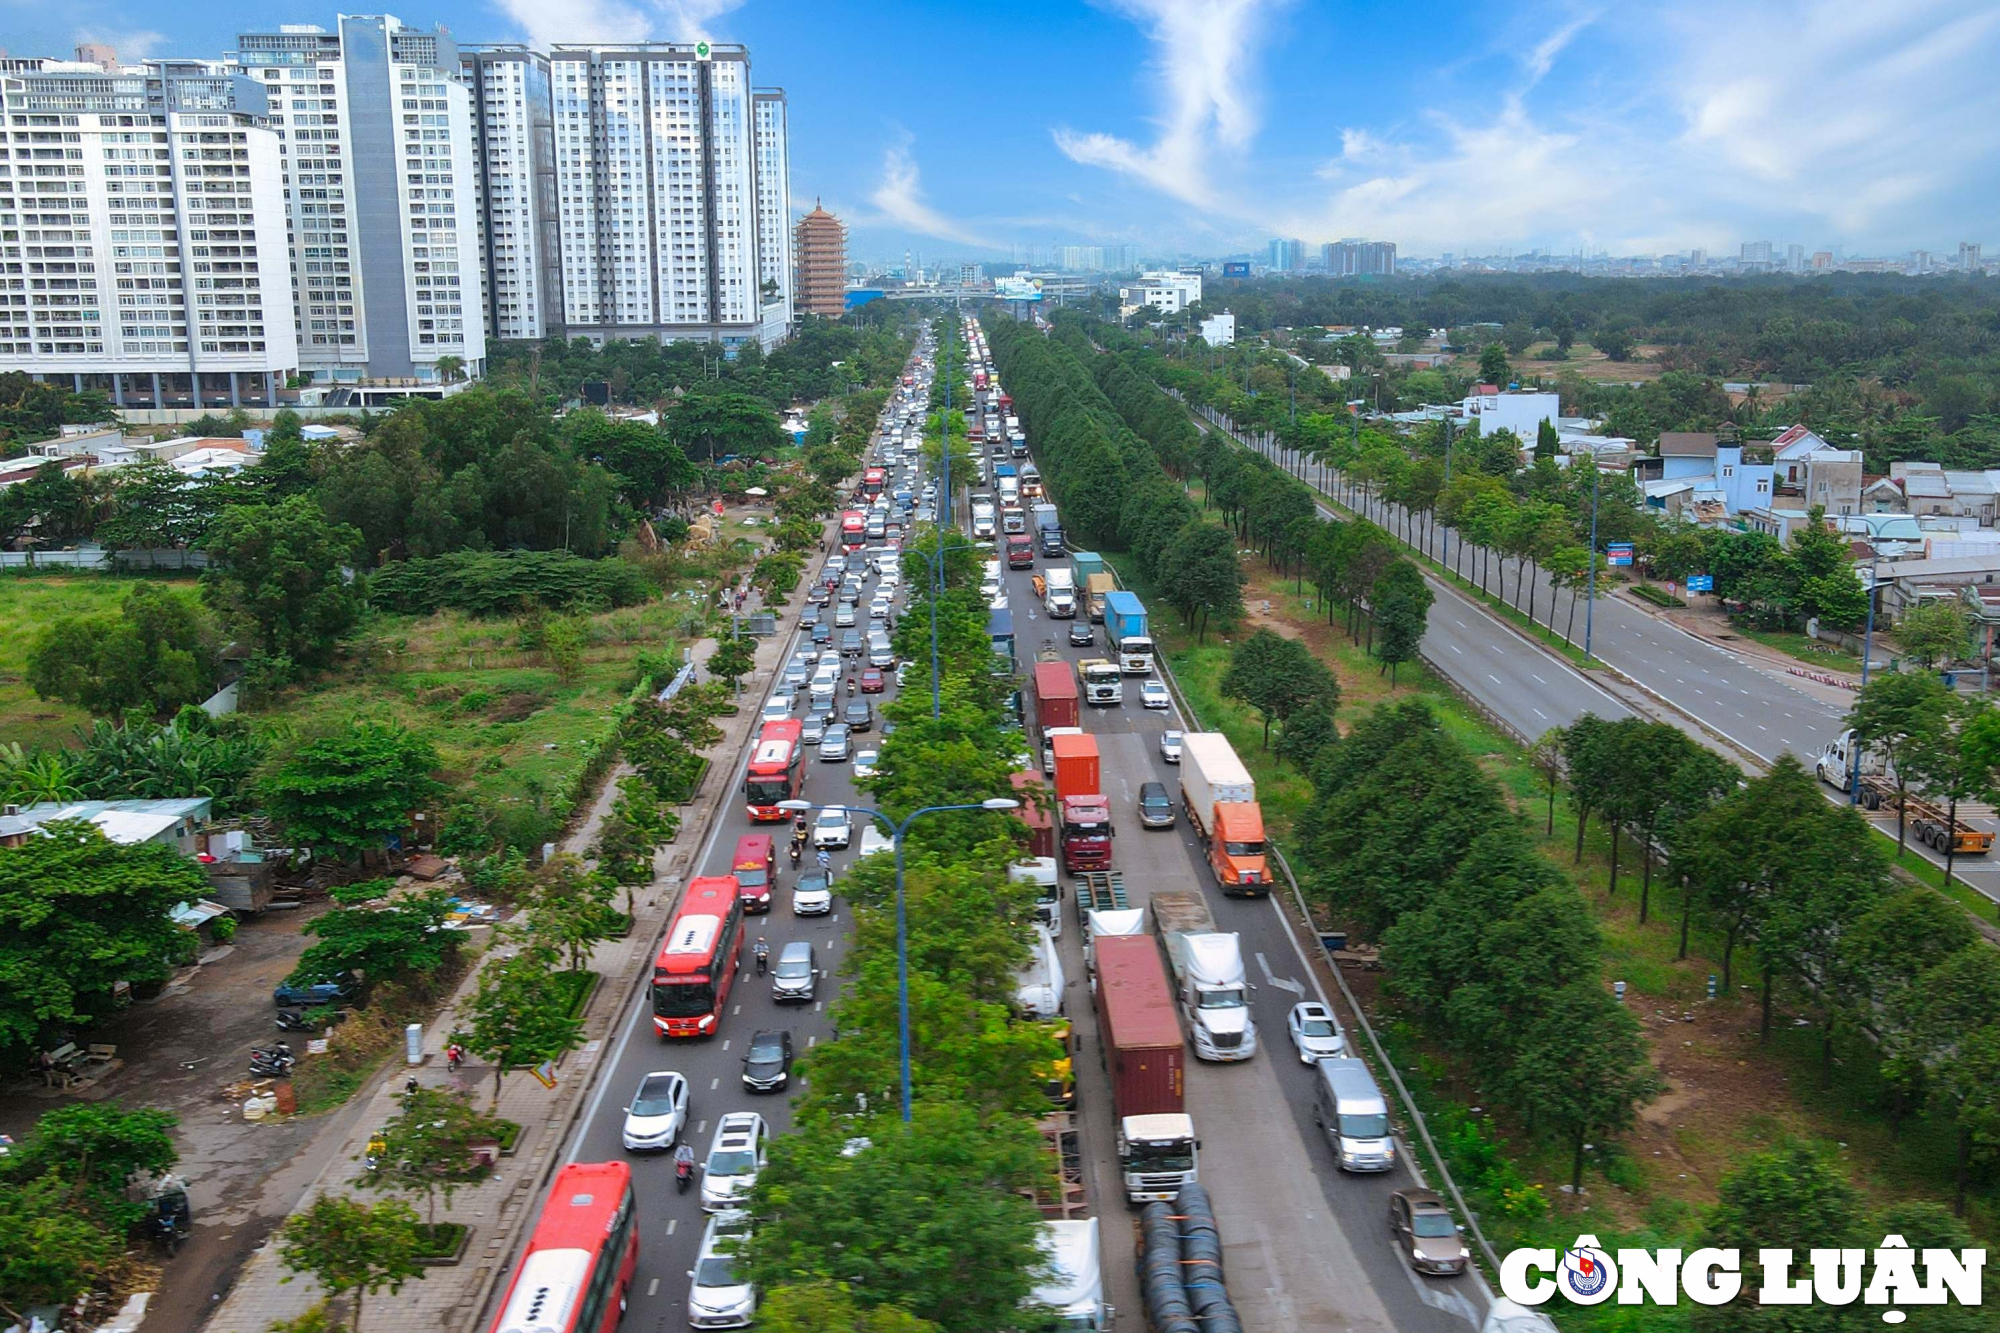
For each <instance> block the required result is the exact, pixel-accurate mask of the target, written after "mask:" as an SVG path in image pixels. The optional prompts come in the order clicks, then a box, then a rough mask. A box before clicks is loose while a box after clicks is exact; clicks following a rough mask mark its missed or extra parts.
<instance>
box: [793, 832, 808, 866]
mask: <svg viewBox="0 0 2000 1333" xmlns="http://www.w3.org/2000/svg"><path fill="white" fill-rule="evenodd" d="M805 852H806V840H805V839H804V838H793V839H792V865H793V866H794V867H796V866H797V865H798V863H799V858H800V857H801V856H804V855H805Z"/></svg>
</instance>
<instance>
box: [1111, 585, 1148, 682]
mask: <svg viewBox="0 0 2000 1333" xmlns="http://www.w3.org/2000/svg"><path fill="white" fill-rule="evenodd" d="M1104 627H1105V629H1106V630H1107V631H1109V632H1110V635H1111V642H1112V644H1113V646H1115V647H1116V648H1117V649H1118V668H1119V670H1121V671H1123V672H1124V673H1125V674H1126V675H1128V676H1148V675H1151V674H1152V672H1153V640H1152V638H1151V636H1150V635H1148V634H1147V632H1146V608H1145V605H1144V604H1143V603H1142V602H1140V600H1139V598H1138V595H1137V594H1136V593H1131V592H1127V591H1125V590H1124V589H1122V588H1121V589H1119V590H1118V591H1116V592H1111V593H1107V594H1106V595H1105V598H1104Z"/></svg>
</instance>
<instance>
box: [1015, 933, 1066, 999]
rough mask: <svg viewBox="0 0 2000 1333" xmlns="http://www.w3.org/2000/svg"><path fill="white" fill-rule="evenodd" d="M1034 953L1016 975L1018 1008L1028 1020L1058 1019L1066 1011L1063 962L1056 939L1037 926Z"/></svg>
mask: <svg viewBox="0 0 2000 1333" xmlns="http://www.w3.org/2000/svg"><path fill="white" fill-rule="evenodd" d="M1034 929H1035V940H1034V946H1033V950H1034V951H1033V953H1032V954H1031V955H1030V957H1029V959H1028V965H1027V966H1026V967H1023V968H1022V969H1021V970H1020V971H1019V972H1017V973H1015V974H1014V975H1015V980H1016V982H1017V984H1016V985H1015V987H1014V1007H1015V1008H1016V1009H1018V1010H1020V1011H1021V1014H1022V1015H1023V1016H1024V1017H1027V1018H1054V1017H1056V1016H1057V1015H1058V1014H1060V1013H1061V1012H1062V1000H1063V983H1064V981H1065V980H1066V978H1064V976H1063V965H1062V959H1061V958H1059V957H1057V955H1056V941H1055V937H1054V936H1053V935H1051V934H1050V933H1049V928H1048V927H1047V926H1045V925H1043V924H1042V923H1041V922H1039V921H1037V922H1036V923H1035V927H1034Z"/></svg>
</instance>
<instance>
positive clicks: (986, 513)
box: [972, 494, 993, 541]
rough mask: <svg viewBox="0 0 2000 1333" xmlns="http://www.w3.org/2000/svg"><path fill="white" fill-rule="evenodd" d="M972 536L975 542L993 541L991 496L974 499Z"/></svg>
mask: <svg viewBox="0 0 2000 1333" xmlns="http://www.w3.org/2000/svg"><path fill="white" fill-rule="evenodd" d="M972 536H973V540H975V541H991V540H993V497H992V496H990V495H985V494H980V495H975V496H973V497H972Z"/></svg>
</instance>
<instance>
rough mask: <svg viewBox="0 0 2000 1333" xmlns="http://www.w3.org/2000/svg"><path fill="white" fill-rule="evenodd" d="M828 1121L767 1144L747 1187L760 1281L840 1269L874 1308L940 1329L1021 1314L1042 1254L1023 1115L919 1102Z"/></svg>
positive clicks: (750, 1260)
mask: <svg viewBox="0 0 2000 1333" xmlns="http://www.w3.org/2000/svg"><path fill="white" fill-rule="evenodd" d="M862 1128H863V1127H862V1126H858V1125H854V1124H852V1123H847V1124H843V1123H840V1122H838V1121H832V1120H822V1121H821V1122H820V1123H818V1124H817V1125H814V1126H811V1127H809V1128H806V1129H804V1130H802V1131H801V1132H798V1133H794V1134H788V1135H785V1136H784V1137H782V1138H780V1139H777V1140H775V1141H774V1142H773V1143H772V1145H771V1156H770V1161H769V1163H768V1165H766V1167H765V1168H764V1170H763V1171H761V1172H760V1173H759V1174H758V1179H757V1185H756V1188H755V1189H754V1190H753V1191H752V1193H751V1199H750V1212H751V1216H752V1218H753V1219H754V1230H753V1231H752V1232H751V1236H750V1239H749V1242H748V1243H747V1245H746V1247H745V1260H746V1262H745V1267H746V1268H747V1270H748V1275H749V1278H750V1280H751V1281H752V1282H753V1283H754V1284H756V1285H757V1286H758V1287H759V1288H761V1289H764V1290H774V1289H777V1288H780V1287H785V1286H792V1285H798V1284H804V1283H812V1282H822V1281H829V1280H836V1279H837V1280H839V1281H841V1282H844V1283H845V1284H846V1285H847V1286H848V1288H849V1290H850V1291H851V1293H852V1295H853V1298H854V1300H855V1302H856V1303H857V1304H859V1305H861V1306H864V1307H871V1308H872V1307H879V1306H896V1307H900V1308H902V1309H904V1310H906V1311H908V1312H909V1313H911V1314H913V1315H915V1316H917V1317H918V1318H919V1319H923V1320H928V1321H929V1322H931V1323H933V1324H935V1325H936V1326H937V1327H938V1328H939V1329H940V1330H942V1333H985V1330H989V1329H994V1328H1000V1327H1004V1326H1008V1325H1011V1324H1014V1323H1017V1322H1018V1321H1019V1319H1020V1317H1021V1316H1020V1307H1021V1305H1022V1302H1023V1301H1024V1300H1026V1299H1027V1297H1028V1296H1029V1295H1030V1294H1031V1292H1032V1291H1033V1289H1034V1278H1033V1276H1032V1274H1033V1273H1034V1271H1035V1270H1036V1268H1037V1267H1038V1266H1039V1265H1040V1263H1041V1262H1042V1257H1041V1253H1040V1248H1039V1243H1038V1242H1039V1237H1040V1234H1041V1220H1040V1217H1039V1215H1038V1214H1037V1212H1036V1210H1035V1207H1034V1205H1033V1203H1031V1202H1030V1201H1029V1200H1028V1199H1027V1198H1025V1197H1023V1196H1022V1195H1021V1194H1020V1193H1019V1192H1018V1191H1020V1190H1022V1189H1023V1188H1025V1187H1027V1186H1030V1185H1034V1184H1038V1183H1040V1181H1041V1179H1042V1176H1043V1173H1044V1172H1045V1171H1046V1166H1045V1164H1044V1162H1043V1149H1042V1145H1041V1137H1040V1135H1038V1134H1037V1133H1036V1132H1035V1130H1034V1127H1033V1126H1032V1125H1030V1124H1028V1123H1027V1122H1026V1121H1024V1120H1021V1119H1019V1118H1013V1117H1001V1118H993V1119H985V1120H982V1119H981V1118H980V1117H979V1116H978V1114H977V1113H975V1112H973V1111H972V1110H971V1109H969V1108H966V1107H963V1106H956V1105H951V1104H948V1103H947V1104H932V1103H923V1104H920V1105H919V1106H918V1107H917V1108H916V1116H915V1119H914V1120H913V1122H912V1123H911V1124H910V1125H909V1126H908V1127H904V1126H902V1125H900V1124H895V1123H891V1122H888V1121H884V1120H881V1119H878V1120H876V1121H875V1122H873V1123H871V1124H868V1125H867V1126H866V1137H867V1139H868V1146H867V1147H865V1148H863V1149H861V1150H860V1151H858V1152H854V1153H852V1154H851V1155H849V1154H848V1153H847V1152H846V1151H845V1149H846V1147H847V1144H848V1141H849V1140H850V1139H851V1138H852V1137H854V1136H855V1135H856V1134H857V1133H859V1132H861V1130H862Z"/></svg>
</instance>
